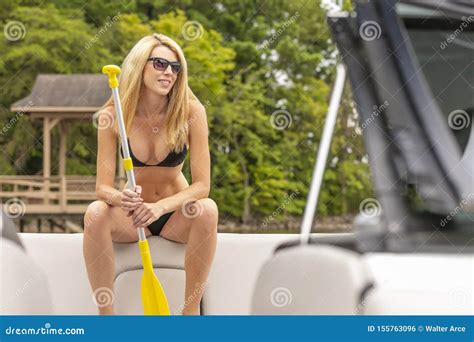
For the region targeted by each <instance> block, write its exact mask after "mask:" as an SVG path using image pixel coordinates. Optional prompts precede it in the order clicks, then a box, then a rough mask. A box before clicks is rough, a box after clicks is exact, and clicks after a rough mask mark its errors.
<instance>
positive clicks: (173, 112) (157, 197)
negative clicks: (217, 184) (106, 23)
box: [83, 34, 218, 315]
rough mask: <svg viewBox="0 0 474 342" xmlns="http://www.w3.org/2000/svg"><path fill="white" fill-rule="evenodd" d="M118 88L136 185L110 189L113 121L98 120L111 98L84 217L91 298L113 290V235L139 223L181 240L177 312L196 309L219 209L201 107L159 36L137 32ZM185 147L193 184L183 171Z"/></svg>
mask: <svg viewBox="0 0 474 342" xmlns="http://www.w3.org/2000/svg"><path fill="white" fill-rule="evenodd" d="M119 89H120V94H121V101H122V108H123V113H124V121H125V126H126V129H127V135H128V144H129V147H130V154H131V158H132V160H133V164H134V171H135V176H136V182H137V188H136V189H134V190H135V191H132V190H129V189H124V190H123V191H119V190H116V189H115V188H114V178H115V170H116V155H117V150H116V149H117V139H119V135H118V130H117V125H116V124H106V125H104V124H103V123H104V122H105V123H114V119H115V112H114V107H113V101H112V99H110V100H109V101H108V102H107V103H106V104H105V105H104V108H103V110H101V111H100V113H99V130H98V155H97V183H96V193H97V198H98V200H97V201H94V202H93V203H91V204H90V205H89V207H88V208H87V211H86V213H85V216H84V223H85V224H84V226H85V227H84V244H83V248H84V258H85V262H86V267H87V272H88V276H89V281H90V284H91V287H92V290H93V291H94V296H95V299H96V302H98V303H100V301H99V300H98V297H99V296H101V293H100V292H101V291H102V290H103V289H106V290H108V291H113V286H114V276H115V270H114V253H113V246H112V241H116V242H136V241H137V240H138V231H137V228H139V227H145V232H146V235H147V236H150V235H159V236H162V237H164V238H165V239H168V240H171V241H176V242H179V243H183V244H186V255H185V263H184V264H185V271H186V290H185V297H184V302H185V303H186V305H185V306H184V308H183V310H182V314H184V315H195V314H199V304H200V301H201V297H202V292H203V291H202V289H203V286H204V285H205V283H206V281H207V277H208V275H209V271H210V268H211V264H212V260H213V258H214V253H215V248H216V238H217V221H218V209H217V205H216V203H215V202H214V201H213V200H212V199H210V198H208V196H209V190H210V155H209V145H208V127H207V118H206V112H205V109H204V107H203V106H202V105H201V104H200V102H199V101H198V100H197V98H196V97H195V96H194V94H193V93H192V91H191V89H190V88H189V87H188V76H187V64H186V60H185V58H184V55H183V52H182V50H181V48H180V47H179V46H178V44H177V43H176V42H175V41H173V40H172V39H171V38H169V37H167V36H164V35H162V34H154V35H152V36H147V37H144V38H142V39H141V40H140V41H139V42H138V43H137V44H136V45H135V46H134V47H133V48H132V50H131V51H130V53H129V54H128V56H127V57H126V58H125V60H124V62H123V65H122V73H121V76H120V85H119ZM188 148H189V152H190V168H191V175H192V184H191V185H189V184H188V182H187V181H186V178H185V177H184V175H183V173H182V172H181V170H182V167H183V163H184V160H185V158H186V154H187V150H188ZM125 188H126V186H125ZM102 295H103V294H102ZM107 304H110V305H98V307H99V308H98V309H99V313H100V314H114V307H113V303H107Z"/></svg>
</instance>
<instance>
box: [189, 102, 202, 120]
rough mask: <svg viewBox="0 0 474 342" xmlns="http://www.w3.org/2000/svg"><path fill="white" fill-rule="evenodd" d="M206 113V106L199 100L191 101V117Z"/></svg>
mask: <svg viewBox="0 0 474 342" xmlns="http://www.w3.org/2000/svg"><path fill="white" fill-rule="evenodd" d="M202 115H204V116H205V115H206V107H204V106H203V104H202V103H201V102H200V101H199V100H190V101H189V117H190V118H193V117H196V116H202Z"/></svg>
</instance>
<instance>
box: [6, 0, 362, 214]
mask: <svg viewBox="0 0 474 342" xmlns="http://www.w3.org/2000/svg"><path fill="white" fill-rule="evenodd" d="M0 8H1V13H2V14H1V16H0V21H1V23H2V29H4V27H5V26H6V25H7V24H8V23H9V22H11V21H18V22H21V23H22V24H23V25H24V27H25V28H26V32H25V35H24V37H23V38H22V39H19V40H15V41H11V40H8V39H2V40H0V49H1V51H2V54H1V55H0V84H1V87H0V104H1V107H0V118H1V120H2V122H8V121H9V120H11V119H12V118H13V117H14V116H15V115H16V114H17V113H10V112H9V110H8V108H9V106H10V105H11V104H12V103H13V102H15V101H17V100H18V99H20V98H22V97H24V96H26V95H27V94H28V93H29V91H30V90H31V87H32V85H33V82H34V80H35V78H36V76H37V75H38V74H39V73H62V74H69V73H98V72H100V67H101V66H102V65H104V64H110V63H117V64H120V63H121V62H122V60H123V58H124V57H125V55H126V54H127V52H128V51H129V50H130V48H131V47H132V46H133V45H134V44H135V42H136V41H137V40H138V39H140V38H141V37H143V36H144V35H147V34H149V33H151V32H160V33H164V34H167V35H170V36H171V37H173V38H174V39H175V40H176V41H177V42H178V43H179V44H180V45H181V46H182V47H183V50H184V52H185V55H186V58H187V60H188V65H189V80H190V86H191V88H192V89H193V91H194V92H195V94H196V95H197V96H198V97H199V99H200V100H201V102H202V103H203V104H204V106H205V107H206V110H207V115H208V122H209V127H210V134H209V142H210V148H211V158H212V170H211V171H212V190H211V197H213V198H214V199H215V200H216V202H217V203H219V207H220V211H221V217H222V218H226V217H233V218H239V219H241V220H242V221H249V220H250V219H251V218H255V217H256V218H258V217H260V218H262V217H265V216H268V215H272V213H274V212H275V210H276V208H278V207H279V206H280V205H281V203H283V202H285V201H286V199H288V198H289V196H291V200H290V201H286V202H285V203H286V204H285V206H284V211H283V213H282V214H281V215H279V217H277V219H280V220H283V219H284V218H285V215H301V214H302V213H303V210H304V205H305V202H306V196H307V192H308V189H309V185H310V182H311V175H312V171H313V166H314V162H315V156H316V151H317V148H318V145H319V140H320V137H321V132H322V127H323V125H324V119H325V114H326V111H327V103H328V100H329V96H330V92H331V85H332V82H333V79H334V64H335V57H334V56H335V54H334V46H333V44H332V43H331V39H330V35H329V32H328V27H327V25H326V21H325V9H324V8H323V7H322V6H321V4H320V3H319V2H318V1H312V0H295V1H283V0H268V1H265V2H261V1H257V0H246V1H234V0H222V1H219V2H209V1H207V0H186V1H171V0H135V1H126V0H124V1H99V0H97V1H96V0H93V1H87V2H84V1H82V0H67V1H66V0H49V1H48V0H47V1H41V2H39V1H34V0H31V1H21V0H8V1H4V2H2V4H1V5H0ZM6 13H8V14H6ZM189 27H191V30H194V31H187V30H188V29H189ZM190 34H191V35H193V34H194V35H195V36H193V37H189V35H190ZM45 91H47V89H45ZM354 122H355V114H354V109H353V107H352V104H351V102H350V101H349V99H348V97H347V96H346V97H345V101H344V103H343V106H342V107H341V110H340V115H339V119H338V123H337V127H336V131H335V136H334V141H333V144H332V148H331V155H330V160H329V162H328V168H327V171H326V173H325V180H324V183H323V188H322V193H321V201H320V204H321V205H320V214H322V215H334V214H345V213H349V212H353V211H355V210H357V208H358V204H359V202H360V200H361V199H362V198H364V197H367V196H368V194H370V192H371V187H370V180H369V179H368V176H367V174H368V166H367V163H366V162H365V159H364V156H365V152H364V150H363V146H362V144H361V139H360V137H359V136H358V135H357V134H354ZM40 137H41V127H39V125H38V122H35V121H30V120H29V119H28V118H27V116H22V117H21V118H20V120H18V121H17V122H16V124H15V125H14V127H12V128H11V129H10V130H8V131H7V132H6V133H4V134H2V135H0V144H1V150H2V158H1V159H0V173H1V174H36V173H38V172H40V171H41V163H40V161H41V158H42V149H41V142H40V141H38V139H39V138H40ZM68 139H69V140H68V161H67V173H68V174H75V175H77V174H82V175H84V174H95V163H96V149H97V146H96V132H95V129H94V127H93V126H92V125H91V124H89V123H86V124H80V123H77V124H75V125H74V127H71V129H70V131H69V138H68ZM57 140H58V137H57V135H56V134H55V135H53V144H57V143H58V141H57ZM56 157H57V156H53V160H52V161H53V163H55V162H57V160H56V159H55V158H56ZM53 165H54V164H53ZM185 175H187V177H188V179H190V177H189V165H186V167H185ZM295 194H296V195H295Z"/></svg>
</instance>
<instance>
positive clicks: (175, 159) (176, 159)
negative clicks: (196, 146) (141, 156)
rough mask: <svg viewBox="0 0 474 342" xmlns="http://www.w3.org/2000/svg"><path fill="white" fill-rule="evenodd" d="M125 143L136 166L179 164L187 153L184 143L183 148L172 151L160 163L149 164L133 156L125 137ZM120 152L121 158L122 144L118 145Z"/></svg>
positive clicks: (169, 165)
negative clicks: (179, 150) (177, 151)
mask: <svg viewBox="0 0 474 342" xmlns="http://www.w3.org/2000/svg"><path fill="white" fill-rule="evenodd" d="M127 143H128V150H129V151H130V158H132V162H133V166H137V167H146V166H163V167H175V166H178V165H179V164H181V163H182V162H184V160H185V159H186V154H187V153H188V150H187V147H186V145H184V148H183V150H182V151H181V152H179V153H176V152H174V151H172V152H170V153H169V154H168V155H167V156H166V158H165V159H164V160H163V161H161V162H160V163H158V164H156V165H149V164H145V163H143V162H141V161H140V160H138V159H137V157H135V155H134V154H133V152H132V148H131V147H130V140H128V139H127ZM120 154H121V155H122V158H123V152H122V146H120Z"/></svg>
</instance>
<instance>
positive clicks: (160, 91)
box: [151, 88, 171, 96]
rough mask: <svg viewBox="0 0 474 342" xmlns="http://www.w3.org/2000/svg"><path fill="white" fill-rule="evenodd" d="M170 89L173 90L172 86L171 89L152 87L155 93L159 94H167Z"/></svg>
mask: <svg viewBox="0 0 474 342" xmlns="http://www.w3.org/2000/svg"><path fill="white" fill-rule="evenodd" d="M170 90H171V88H169V89H163V88H161V89H156V88H155V89H151V91H152V92H153V94H155V95H158V96H166V95H168V94H169V93H170Z"/></svg>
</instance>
